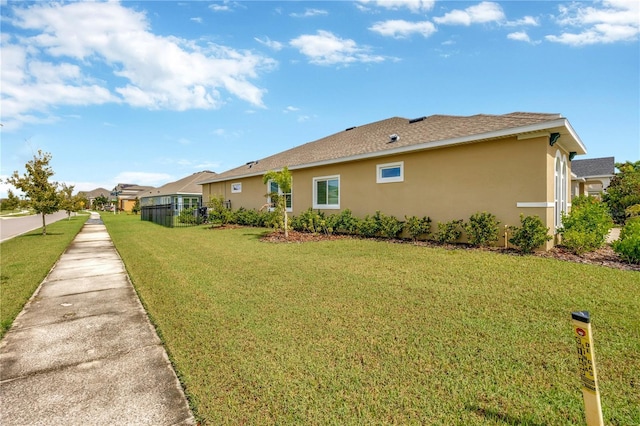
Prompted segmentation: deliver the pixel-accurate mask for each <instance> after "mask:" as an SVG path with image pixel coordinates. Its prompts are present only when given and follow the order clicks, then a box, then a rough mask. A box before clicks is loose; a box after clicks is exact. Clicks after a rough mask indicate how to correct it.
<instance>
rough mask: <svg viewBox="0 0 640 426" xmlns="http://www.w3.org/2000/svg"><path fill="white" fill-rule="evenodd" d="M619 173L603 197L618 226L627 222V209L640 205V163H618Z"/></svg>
mask: <svg viewBox="0 0 640 426" xmlns="http://www.w3.org/2000/svg"><path fill="white" fill-rule="evenodd" d="M616 168H617V169H618V170H619V172H618V173H616V175H615V176H614V177H613V179H611V183H610V184H609V187H608V188H607V191H606V193H605V194H604V196H603V197H602V201H604V202H605V203H606V204H607V206H608V207H609V212H610V213H611V217H612V218H613V220H614V221H615V222H616V223H618V224H623V223H624V220H625V209H627V208H628V207H630V206H633V205H634V204H640V161H636V162H635V163H632V162H631V161H627V162H626V163H616Z"/></svg>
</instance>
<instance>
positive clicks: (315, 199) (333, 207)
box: [312, 175, 342, 210]
mask: <svg viewBox="0 0 640 426" xmlns="http://www.w3.org/2000/svg"><path fill="white" fill-rule="evenodd" d="M329 180H337V181H338V203H337V204H318V182H320V181H329ZM312 185H313V190H312V193H313V208H314V209H322V210H337V209H339V208H340V197H341V193H342V191H341V189H340V175H331V176H318V177H314V178H313V183H312Z"/></svg>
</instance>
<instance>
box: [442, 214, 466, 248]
mask: <svg viewBox="0 0 640 426" xmlns="http://www.w3.org/2000/svg"><path fill="white" fill-rule="evenodd" d="M462 222H463V220H462V219H458V220H452V221H450V222H445V223H441V222H438V232H437V233H436V235H435V240H436V241H437V242H439V243H453V242H455V241H456V240H457V239H458V238H460V236H461V235H462Z"/></svg>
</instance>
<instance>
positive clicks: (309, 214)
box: [291, 207, 324, 234]
mask: <svg viewBox="0 0 640 426" xmlns="http://www.w3.org/2000/svg"><path fill="white" fill-rule="evenodd" d="M323 219H324V214H323V213H321V212H314V211H313V209H312V208H311V207H309V208H308V209H307V210H305V211H304V212H302V213H301V214H300V215H298V216H294V217H293V218H292V219H291V228H292V229H295V230H296V231H299V232H311V233H314V234H315V233H317V232H319V231H320V228H321V221H322V220H323Z"/></svg>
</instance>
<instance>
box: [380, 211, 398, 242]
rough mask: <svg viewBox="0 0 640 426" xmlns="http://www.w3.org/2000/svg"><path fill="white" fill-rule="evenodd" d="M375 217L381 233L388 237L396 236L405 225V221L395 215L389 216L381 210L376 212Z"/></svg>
mask: <svg viewBox="0 0 640 426" xmlns="http://www.w3.org/2000/svg"><path fill="white" fill-rule="evenodd" d="M374 219H375V220H376V221H377V222H378V229H379V232H380V235H381V236H383V237H386V238H396V237H397V236H398V234H399V233H400V232H401V231H402V228H403V227H404V223H403V222H402V221H400V220H398V219H397V218H396V217H395V216H387V215H386V214H384V213H381V212H380V211H377V212H376V214H375V215H374Z"/></svg>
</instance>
